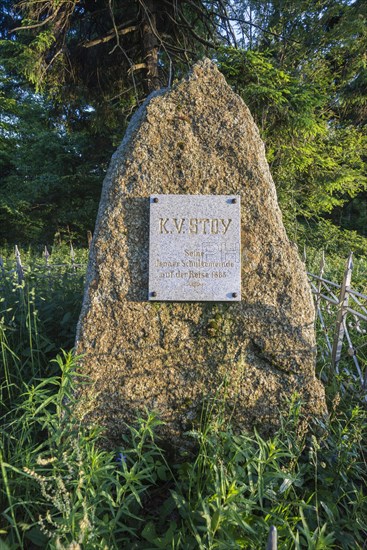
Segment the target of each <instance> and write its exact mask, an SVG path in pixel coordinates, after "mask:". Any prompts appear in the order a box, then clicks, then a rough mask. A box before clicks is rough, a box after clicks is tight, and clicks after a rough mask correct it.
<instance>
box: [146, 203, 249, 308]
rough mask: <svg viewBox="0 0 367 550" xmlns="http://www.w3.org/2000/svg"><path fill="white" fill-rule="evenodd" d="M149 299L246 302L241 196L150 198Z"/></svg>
mask: <svg viewBox="0 0 367 550" xmlns="http://www.w3.org/2000/svg"><path fill="white" fill-rule="evenodd" d="M149 300H155V301H161V300H166V301H188V302H191V301H199V302H204V301H218V302H227V301H228V302H233V301H239V300H241V220H240V197H238V196H234V195H232V196H230V195H229V196H227V195H152V196H151V197H150V239H149Z"/></svg>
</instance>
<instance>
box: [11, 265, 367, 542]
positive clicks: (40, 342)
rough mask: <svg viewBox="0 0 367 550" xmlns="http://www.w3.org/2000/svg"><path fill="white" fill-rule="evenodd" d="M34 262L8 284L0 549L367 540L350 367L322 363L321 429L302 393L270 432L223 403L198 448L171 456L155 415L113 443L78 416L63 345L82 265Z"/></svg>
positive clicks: (213, 409)
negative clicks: (51, 268)
mask: <svg viewBox="0 0 367 550" xmlns="http://www.w3.org/2000/svg"><path fill="white" fill-rule="evenodd" d="M60 258H61V259H62V257H61V254H60ZM58 261H59V262H60V260H59V259H58ZM63 261H65V260H63ZM32 262H33V260H32V257H31V256H30V257H29V259H28V260H27V263H28V264H29V270H28V274H27V277H26V281H25V282H23V283H21V284H18V281H17V278H16V274H15V273H10V274H9V273H8V274H7V275H6V277H3V278H2V279H0V286H1V287H2V291H3V292H2V298H1V303H0V312H1V313H0V345H1V356H0V357H1V372H2V380H3V382H2V384H1V388H0V391H1V417H2V423H1V426H0V470H1V486H0V549H4V550H6V549H10V550H12V549H19V548H25V549H36V548H45V549H46V548H50V549H69V550H71V549H74V550H75V549H78V548H81V549H83V550H89V549H106V550H110V549H115V548H116V549H121V548H129V549H130V548H131V549H132V550H133V549H144V548H146V549H154V548H158V549H159V548H161V549H203V550H206V549H223V550H224V549H231V548H233V549H240V548H244V549H265V547H266V541H267V537H268V533H269V529H270V527H271V526H272V525H274V526H275V527H276V528H277V531H278V548H280V549H284V550H285V549H287V550H288V549H303V548H307V549H315V550H316V549H318V550H321V549H329V548H342V549H351V550H352V549H362V548H365V541H366V538H367V490H366V489H367V487H366V483H367V481H366V480H367V464H366V457H367V438H366V435H367V433H366V431H367V423H366V409H365V406H364V402H363V401H362V399H361V392H360V390H359V388H358V387H357V386H356V385H355V384H354V382H353V381H352V380H351V379H350V377H348V376H347V374H346V373H345V372H344V370H343V369H341V374H339V375H335V374H334V373H332V372H331V371H330V369H328V365H327V362H326V361H325V362H324V363H323V364H322V365H321V366H320V368H321V371H322V372H323V373H325V372H327V376H326V377H325V380H326V381H327V385H326V391H327V398H328V406H329V417H328V418H327V419H324V420H323V421H320V419H314V422H313V423H312V425H311V426H308V425H307V424H306V422H305V419H304V418H303V417H302V414H301V406H300V405H301V404H300V402H299V400H298V398H297V396H293V397H292V399H290V402H289V414H288V416H287V417H283V418H282V423H281V428H280V429H279V430H278V432H277V433H276V434H274V436H273V437H272V438H270V439H267V440H265V439H263V438H262V437H261V436H260V435H259V434H258V433H256V432H255V433H242V434H234V433H232V431H231V428H230V426H228V425H227V424H226V423H225V422H224V420H223V418H222V417H221V414H220V411H221V407H220V406H219V407H218V403H216V402H215V399H214V400H212V401H208V402H207V403H206V405H205V408H204V410H203V415H202V422H201V423H200V425H199V426H196V428H195V430H193V431H191V432H190V433H189V434H188V435H187V436H188V437H190V438H192V439H193V441H195V443H196V445H195V448H196V452H195V453H191V454H186V455H185V454H182V456H180V457H178V459H177V460H173V459H172V457H171V456H169V455H168V454H167V453H166V452H165V451H163V450H162V448H161V447H160V442H159V440H158V438H157V436H156V428H157V426H158V425H159V424H160V420H159V418H158V417H157V416H156V415H155V414H153V413H152V412H150V411H147V412H146V415H145V416H144V418H139V419H137V421H136V424H135V425H134V426H130V428H129V435H128V436H125V437H124V438H123V439H122V440H121V444H120V446H119V447H118V448H116V449H114V450H112V451H107V450H104V446H103V434H102V433H101V431H100V430H99V429H98V428H89V429H88V428H87V427H85V426H82V425H79V424H78V423H77V421H76V420H75V419H74V418H73V416H72V414H71V411H72V409H73V383H74V380H75V376H74V374H73V373H74V368H75V361H77V358H76V359H75V358H74V357H73V355H72V353H71V352H68V351H61V352H60V351H59V349H60V348H62V347H63V348H64V349H70V348H71V346H72V340H73V333H74V330H75V324H76V321H77V316H78V313H79V309H80V303H81V294H82V283H83V280H82V279H83V277H82V273H80V274H78V273H77V274H75V272H74V271H73V270H72V269H71V268H70V269H65V271H64V272H63V273H59V274H57V275H56V274H55V275H50V274H48V276H47V277H41V275H44V270H43V269H41V268H40V267H39V266H38V264H37V262H34V263H32ZM24 263H26V262H24ZM60 263H63V262H60ZM52 273H54V272H52ZM334 280H338V279H337V278H336V277H335V278H334ZM67 314H69V316H68V315H67ZM55 356H56V357H55Z"/></svg>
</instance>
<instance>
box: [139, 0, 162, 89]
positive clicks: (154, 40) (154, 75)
mask: <svg viewBox="0 0 367 550" xmlns="http://www.w3.org/2000/svg"><path fill="white" fill-rule="evenodd" d="M143 9H144V13H143V25H142V45H143V60H144V62H145V64H146V80H145V88H146V92H147V93H150V92H153V91H154V90H159V88H160V87H161V82H160V79H159V75H158V46H159V40H158V32H157V16H156V9H157V8H156V4H155V2H154V0H146V1H145V2H144V5H143Z"/></svg>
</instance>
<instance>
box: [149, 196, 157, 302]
mask: <svg viewBox="0 0 367 550" xmlns="http://www.w3.org/2000/svg"><path fill="white" fill-rule="evenodd" d="M157 200H158V199H157ZM150 295H151V296H152V297H153V298H155V297H156V296H157V293H156V292H155V291H153V292H151V293H150Z"/></svg>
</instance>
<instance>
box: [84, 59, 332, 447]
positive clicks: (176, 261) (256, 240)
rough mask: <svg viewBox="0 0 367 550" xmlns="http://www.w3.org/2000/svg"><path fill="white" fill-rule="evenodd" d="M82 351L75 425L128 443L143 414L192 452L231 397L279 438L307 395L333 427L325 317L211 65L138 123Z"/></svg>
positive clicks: (113, 196)
mask: <svg viewBox="0 0 367 550" xmlns="http://www.w3.org/2000/svg"><path fill="white" fill-rule="evenodd" d="M76 353H77V354H78V355H79V354H81V355H82V358H81V360H80V363H79V365H80V366H79V369H80V372H82V373H83V374H86V375H88V377H89V383H88V384H87V385H83V386H80V387H79V413H80V414H83V415H84V417H85V418H86V419H87V420H90V421H92V422H97V423H99V424H101V425H103V426H104V427H105V428H106V431H107V434H108V436H109V437H110V438H111V439H117V440H119V438H120V434H121V432H124V431H125V430H126V425H127V424H129V423H132V422H133V421H134V419H135V417H136V414H141V413H142V412H143V411H144V410H145V408H147V409H149V410H155V411H157V412H158V413H159V415H160V417H161V419H162V420H163V421H164V425H163V426H162V429H161V436H162V437H163V438H164V439H166V440H167V441H169V442H170V443H172V444H173V445H180V444H181V442H182V437H183V433H184V432H185V431H186V430H188V429H189V428H190V427H191V426H192V425H195V423H196V422H198V419H199V418H200V415H201V412H202V407H203V403H204V402H205V400H206V399H208V398H210V397H213V396H216V397H217V398H218V399H221V398H222V397H223V396H224V395H225V406H226V410H227V412H228V415H229V416H230V417H231V419H232V422H233V424H234V427H235V429H252V428H254V427H256V428H258V429H260V430H261V431H262V432H263V433H264V432H265V433H266V432H271V431H272V430H273V429H274V428H275V427H276V426H277V425H278V424H279V414H280V412H281V411H282V410H286V409H287V406H288V405H287V399H288V398H290V397H291V395H292V394H293V393H295V392H297V393H298V394H299V395H300V397H301V399H302V401H303V403H304V405H303V407H304V411H305V413H306V414H308V413H312V414H322V413H323V412H324V411H325V397H324V391H323V387H322V385H321V383H320V382H319V381H318V380H317V379H316V378H315V334H314V308H313V302H312V296H311V292H310V288H309V285H308V282H307V276H306V272H305V268H304V265H303V264H302V262H301V260H300V259H299V256H298V253H297V250H296V247H295V246H293V245H292V244H291V243H290V242H289V240H288V238H287V235H286V233H285V230H284V227H283V223H282V217H281V213H280V210H279V207H278V204H277V197H276V192H275V187H274V183H273V180H272V178H271V175H270V172H269V167H268V164H267V162H266V159H265V152H264V145H263V143H262V141H261V139H260V137H259V132H258V130H257V128H256V125H255V123H254V121H253V119H252V117H251V114H250V112H249V110H248V108H247V107H246V105H245V104H244V102H243V101H242V99H241V98H240V97H239V96H238V95H236V94H235V93H234V92H233V91H232V89H231V88H230V87H229V86H228V85H227V83H226V82H225V79H224V77H223V76H222V75H221V74H220V72H219V71H218V69H217V68H216V66H215V65H214V64H213V63H212V62H210V61H209V60H207V59H206V60H204V61H202V62H199V63H197V64H196V65H195V66H194V68H193V69H192V72H191V73H190V74H189V76H188V77H187V78H186V79H184V80H182V81H181V82H179V83H178V84H177V85H175V86H174V87H173V88H172V89H169V90H163V91H160V92H155V93H153V94H152V95H151V96H150V97H149V98H148V99H147V100H146V102H145V103H144V104H143V105H142V107H141V108H140V109H139V110H138V111H137V112H136V114H135V115H134V117H133V118H132V120H131V123H130V125H129V127H128V130H127V132H126V135H125V137H124V140H123V142H122V144H121V146H120V147H119V149H118V150H117V152H116V153H115V155H114V156H113V158H112V161H111V165H110V168H109V170H108V173H107V176H106V179H105V182H104V186H103V191H102V197H101V203H100V208H99V213H98V219H97V224H96V229H95V232H94V237H93V242H92V246H91V253H90V262H89V267H88V271H87V280H86V291H85V296H84V302H83V307H82V312H81V316H80V320H79V324H78V330H77V340H76Z"/></svg>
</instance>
